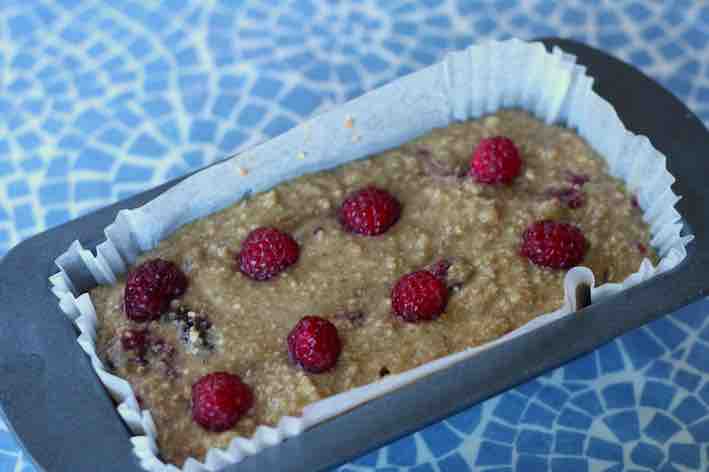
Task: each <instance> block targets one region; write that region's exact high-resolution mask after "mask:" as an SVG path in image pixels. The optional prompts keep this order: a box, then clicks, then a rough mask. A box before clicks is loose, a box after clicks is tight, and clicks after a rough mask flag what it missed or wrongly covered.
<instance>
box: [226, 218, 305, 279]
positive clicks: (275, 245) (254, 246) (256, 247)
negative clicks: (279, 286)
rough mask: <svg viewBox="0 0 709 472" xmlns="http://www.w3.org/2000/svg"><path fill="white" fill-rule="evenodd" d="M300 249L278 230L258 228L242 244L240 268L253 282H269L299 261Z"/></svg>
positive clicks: (293, 241)
mask: <svg viewBox="0 0 709 472" xmlns="http://www.w3.org/2000/svg"><path fill="white" fill-rule="evenodd" d="M298 256H300V247H299V246H298V243H297V242H296V241H295V239H293V238H292V237H291V235H289V234H288V233H284V232H283V231H281V230H278V229H276V228H256V229H255V230H253V231H252V232H251V233H249V235H248V236H247V237H246V239H244V242H243V243H241V252H240V253H239V268H240V269H241V272H242V273H243V274H244V275H246V276H247V277H250V278H252V279H253V280H259V281H262V280H268V279H270V278H272V277H275V276H276V275H278V274H280V273H281V272H283V271H284V270H286V269H287V268H288V267H290V266H292V265H293V264H295V263H296V262H297V261H298Z"/></svg>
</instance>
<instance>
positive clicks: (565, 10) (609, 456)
mask: <svg viewBox="0 0 709 472" xmlns="http://www.w3.org/2000/svg"><path fill="white" fill-rule="evenodd" d="M543 35H557V36H566V37H571V38H575V39H579V40H582V41H585V42H588V43H590V44H592V45H595V46H599V47H601V48H603V49H605V50H607V51H609V52H612V53H613V54H615V55H617V56H619V57H621V58H623V59H625V60H627V61H629V62H631V63H633V64H635V65H636V66H638V67H639V68H640V69H642V70H643V71H644V72H646V73H648V74H649V75H651V76H652V77H654V78H656V79H658V80H659V81H660V82H661V83H663V84H664V85H666V86H667V87H668V88H669V89H671V90H672V91H673V92H674V93H675V94H676V95H677V96H679V97H680V98H681V99H682V100H684V101H685V102H686V103H687V104H688V105H689V106H690V108H691V109H692V110H694V112H695V113H697V114H698V115H699V116H700V117H701V118H702V119H703V120H704V121H705V123H709V45H708V43H709V4H707V3H706V2H701V1H690V0H686V1H683V0H676V1H642V0H638V1H594V0H584V1H568V2H555V1H549V0H538V1H530V0H525V1H519V0H496V1H493V0H478V1H472V0H471V1H466V0H457V1H456V0H418V1H414V0H351V1H346V2H345V1H337V0H312V1H311V0H296V1H280V0H260V1H259V0H254V1H238V0H221V1H216V0H208V1H197V0H194V1H191V0H165V1H162V2H158V1H138V0H136V1H131V0H111V1H110V2H109V1H106V2H99V1H88V0H87V1H81V0H52V1H50V0H22V1H14V0H5V1H2V2H0V255H1V254H3V253H5V252H6V251H7V250H8V249H9V248H10V247H12V246H13V245H15V244H16V243H17V242H19V241H20V240H22V239H24V238H26V237H28V236H31V235H32V234H35V233H37V232H39V231H42V230H44V229H46V228H49V227H52V226H55V225H57V224H60V223H62V222H64V221H67V220H69V219H71V218H74V217H76V216H78V215H81V214H84V213H86V212H88V211H91V210H92V209H95V208H98V207H101V206H104V205H106V204H107V203H110V202H113V201H116V200H118V199H121V198H123V197H125V196H128V195H130V194H133V193H135V192H138V191H141V190H144V189H147V188H149V187H152V186H154V185H156V184H158V183H160V182H163V181H165V180H167V179H170V178H172V177H175V176H178V175H181V174H184V173H185V172H187V171H189V170H193V169H196V168H198V167H201V166H203V165H205V164H207V163H209V162H212V161H213V160H215V159H217V158H220V157H224V156H226V155H229V154H232V153H234V152H237V151H238V150H239V149H243V148H244V147H246V146H249V145H252V144H254V143H256V142H259V141H261V140H264V139H267V138H269V137H271V136H275V135H277V134H279V133H281V132H283V131H284V130H287V129H288V128H290V127H292V126H293V125H294V124H296V123H298V122H299V121H301V120H303V119H304V118H305V117H307V116H309V115H311V114H313V113H316V112H318V111H320V110H323V109H326V108H328V107H331V106H333V105H335V104H337V103H340V102H342V101H345V100H347V99H348V98H351V97H354V96H357V95H359V94H361V93H362V92H363V91H365V90H368V89H371V88H373V87H376V86H377V85H378V84H381V83H383V82H387V81H389V80H391V79H393V78H395V77H398V76H400V75H402V74H406V73H408V72H411V71H413V70H416V69H418V68H421V67H423V66H425V65H428V64H430V63H432V62H435V61H437V60H438V59H440V58H441V57H442V56H443V54H444V53H445V52H447V51H450V50H452V49H457V48H462V47H465V46H467V45H469V44H470V43H471V42H473V41H476V40H480V39H484V38H498V39H499V38H507V37H511V36H516V37H521V38H531V37H535V36H543ZM708 315H709V301H707V300H704V301H701V302H699V303H696V304H694V305H692V306H690V307H687V308H685V309H683V310H680V311H679V312H677V313H674V314H672V315H670V316H668V317H665V318H664V319H661V320H659V321H657V322H655V323H653V324H651V325H649V326H647V327H644V328H642V329H639V330H636V331H634V332H632V333H630V334H628V335H626V336H623V337H622V338H620V339H619V340H617V341H615V342H613V343H611V344H609V345H607V346H605V347H603V348H601V349H599V350H597V351H596V352H594V353H592V354H590V355H588V356H586V357H584V358H582V359H579V360H577V361H575V362H573V363H571V364H568V365H566V366H564V367H563V368H560V369H557V370H555V371H553V372H551V373H549V374H547V375H545V376H542V377H540V378H537V379H535V380H534V381H532V382H530V383H528V384H526V385H523V386H521V387H519V388H516V389H513V390H511V391H509V392H507V393H504V394H502V395H500V396H498V397H496V398H493V399H491V400H489V401H487V402H485V403H483V404H481V405H479V406H476V407H474V408H471V409H469V410H467V411H465V412H463V413H460V414H458V415H456V416H454V417H451V418H448V419H447V420H445V421H442V422H441V423H438V424H436V425H433V426H431V427H429V428H427V429H425V430H422V431H420V432H418V433H416V434H414V435H411V436H408V437H405V438H403V439H401V440H399V441H397V442H396V443H393V444H391V445H389V446H388V447H385V448H382V449H380V450H378V451H375V452H373V453H371V454H369V455H367V456H365V457H362V458H360V459H358V460H356V461H354V462H352V463H351V464H348V465H344V466H342V467H341V468H339V469H338V471H339V472H355V471H357V472H373V471H377V472H394V471H404V470H410V471H412V472H433V471H452V472H458V471H461V472H462V471H472V470H476V471H485V472H503V471H512V470H518V471H524V472H534V471H546V470H551V471H555V472H556V471H579V472H583V471H608V472H615V471H621V470H627V471H634V472H635V471H653V470H657V471H666V472H670V471H689V470H706V469H707V467H708V466H709V316H708ZM0 381H1V379H0ZM10 471H13V472H20V471H22V472H31V471H34V468H33V467H32V466H31V465H30V464H29V462H28V459H27V458H25V457H23V456H22V453H21V452H19V450H18V448H17V445H16V444H15V442H14V440H13V439H12V437H11V436H10V434H9V433H7V431H6V428H5V427H3V426H2V425H0V472H10Z"/></svg>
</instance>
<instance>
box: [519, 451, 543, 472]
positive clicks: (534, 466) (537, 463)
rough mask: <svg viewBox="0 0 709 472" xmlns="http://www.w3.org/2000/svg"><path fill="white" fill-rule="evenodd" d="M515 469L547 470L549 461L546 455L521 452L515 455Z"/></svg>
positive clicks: (539, 471) (527, 470)
mask: <svg viewBox="0 0 709 472" xmlns="http://www.w3.org/2000/svg"><path fill="white" fill-rule="evenodd" d="M516 470H523V471H524V472H547V471H548V470H549V462H548V459H547V458H546V457H540V456H530V455H525V454H522V455H520V456H518V457H517V467H516Z"/></svg>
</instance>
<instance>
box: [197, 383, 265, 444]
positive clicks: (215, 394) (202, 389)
mask: <svg viewBox="0 0 709 472" xmlns="http://www.w3.org/2000/svg"><path fill="white" fill-rule="evenodd" d="M253 403H254V396H253V393H251V388H250V387H249V386H248V385H246V384H245V383H244V382H242V381H241V378H240V377H239V376H238V375H234V374H229V373H227V372H214V373H211V374H207V375H205V376H203V377H201V378H200V379H199V380H198V381H197V382H195V383H194V385H192V419H193V420H194V421H195V422H196V423H197V424H199V425H200V426H202V427H203V428H204V429H206V430H207V431H214V432H221V431H226V430H228V429H230V428H232V427H233V426H234V425H235V424H236V423H237V421H239V419H240V418H241V417H242V416H243V415H244V414H246V412H247V411H249V409H250V408H251V406H252V405H253Z"/></svg>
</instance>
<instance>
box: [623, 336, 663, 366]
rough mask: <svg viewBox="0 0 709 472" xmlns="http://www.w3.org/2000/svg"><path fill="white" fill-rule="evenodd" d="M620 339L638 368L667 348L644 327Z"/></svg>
mask: <svg viewBox="0 0 709 472" xmlns="http://www.w3.org/2000/svg"><path fill="white" fill-rule="evenodd" d="M620 340H621V343H622V345H623V347H624V348H625V352H626V354H627V355H628V357H630V360H631V361H632V363H633V366H634V367H635V368H636V369H637V368H640V367H643V366H645V365H647V364H648V363H649V362H650V361H652V360H654V359H656V358H657V357H659V356H660V355H661V354H663V353H664V352H665V349H664V348H663V347H662V346H661V345H660V344H658V343H657V341H655V340H654V339H653V337H652V336H650V334H649V333H648V332H647V331H646V330H645V329H643V328H640V329H636V330H635V331H631V332H630V333H628V334H626V335H624V336H623V337H622V338H620Z"/></svg>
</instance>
